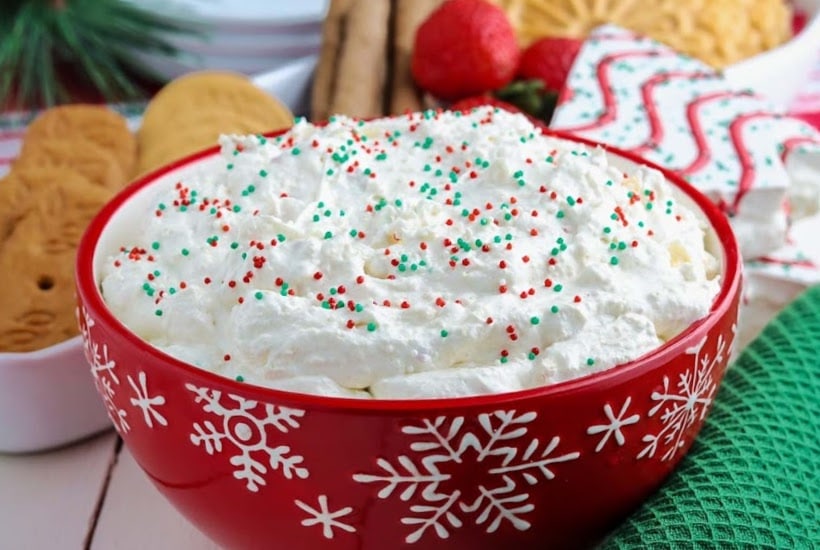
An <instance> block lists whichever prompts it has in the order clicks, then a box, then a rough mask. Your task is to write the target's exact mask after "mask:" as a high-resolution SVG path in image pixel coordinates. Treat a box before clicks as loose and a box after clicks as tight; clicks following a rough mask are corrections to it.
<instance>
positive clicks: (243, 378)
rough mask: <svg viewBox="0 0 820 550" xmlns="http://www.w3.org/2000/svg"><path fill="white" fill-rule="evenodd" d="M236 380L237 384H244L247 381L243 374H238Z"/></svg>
mask: <svg viewBox="0 0 820 550" xmlns="http://www.w3.org/2000/svg"><path fill="white" fill-rule="evenodd" d="M235 380H236V381H237V382H244V381H245V377H244V376H242V375H241V374H237V375H236V379H235Z"/></svg>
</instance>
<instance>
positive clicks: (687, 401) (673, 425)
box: [637, 326, 736, 460]
mask: <svg viewBox="0 0 820 550" xmlns="http://www.w3.org/2000/svg"><path fill="white" fill-rule="evenodd" d="M735 330H736V328H735V327H734V326H733V327H732V333H733V335H734V332H735ZM707 338H708V336H704V338H703V339H702V340H701V341H700V342H699V343H698V344H697V345H695V346H693V347H691V348H688V349H687V350H686V354H687V355H694V362H693V366H692V368H690V369H686V371H684V372H683V373H681V374H679V375H678V381H677V383H676V384H675V385H674V386H672V385H671V381H670V380H669V377H668V376H664V377H663V389H662V391H654V392H652V395H651V396H650V397H651V399H652V400H653V401H657V403H656V404H655V405H654V406H653V407H652V408H651V409H649V413H648V414H647V416H649V417H653V416H655V414H657V413H658V412H659V411H660V412H661V416H660V419H661V422H662V424H663V426H662V428H661V429H660V431H658V432H657V433H650V434H646V435H644V436H643V439H642V441H643V442H644V443H646V446H645V447H644V448H643V449H642V450H641V452H640V453H638V456H637V458H639V459H640V458H644V457H648V458H652V457H654V456H655V453H656V452H657V451H658V447H659V446H663V447H665V450H664V453H663V455H662V456H661V460H671V459H672V458H673V457H674V456H675V455H676V454H677V452H678V451H679V450H680V449H681V448H682V447H683V446H684V445H685V444H686V437H685V435H686V431H687V429H688V428H689V427H690V426H691V425H692V424H694V422H695V421H696V420H703V418H704V417H705V416H706V412H707V411H708V410H709V405H711V403H712V396H713V395H714V393H715V389H716V387H717V385H716V384H715V381H714V378H713V374H712V373H713V371H714V369H715V367H716V366H717V365H718V364H720V363H721V362H722V361H723V358H724V354H725V353H726V351H727V346H726V341H725V339H724V338H723V335H722V334H721V335H719V336H718V340H717V347H716V348H715V355H714V357H710V355H709V354H708V353H702V351H703V347H704V346H705V344H706V342H707ZM733 345H734V337H733V338H732V342H731V343H730V344H729V350H731V348H732V346H733Z"/></svg>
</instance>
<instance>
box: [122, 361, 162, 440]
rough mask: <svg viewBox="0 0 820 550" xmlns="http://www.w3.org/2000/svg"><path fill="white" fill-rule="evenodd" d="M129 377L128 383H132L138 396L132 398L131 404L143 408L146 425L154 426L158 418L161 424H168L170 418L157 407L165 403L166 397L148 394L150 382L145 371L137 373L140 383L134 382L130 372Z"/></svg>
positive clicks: (158, 422)
mask: <svg viewBox="0 0 820 550" xmlns="http://www.w3.org/2000/svg"><path fill="white" fill-rule="evenodd" d="M127 378H128V383H129V384H131V387H132V388H133V389H134V394H136V397H132V398H131V404H132V405H134V406H135V407H137V408H139V409H141V410H142V416H143V418H144V419H145V425H146V426H148V427H149V428H153V427H154V421H155V420H156V422H157V424H159V425H160V426H167V425H168V420H167V419H166V418H165V417H164V416H162V414H161V413H160V412H159V411H158V410H157V409H156V407H159V406H161V405H164V404H165V397H163V396H161V395H155V396H153V397H151V396H149V395H148V384H147V381H146V379H145V373H144V372H142V371H140V373H139V374H138V375H137V379H138V380H139V385H137V383H136V382H134V379H133V378H131V375H130V374H129V375H127Z"/></svg>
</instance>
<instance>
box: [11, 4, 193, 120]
mask: <svg viewBox="0 0 820 550" xmlns="http://www.w3.org/2000/svg"><path fill="white" fill-rule="evenodd" d="M201 32H202V30H201V29H196V28H195V27H194V26H192V25H191V24H189V23H187V22H185V21H182V20H180V19H174V18H169V17H166V16H162V15H157V14H155V13H152V12H150V11H147V10H144V9H142V8H140V7H139V6H137V5H136V4H133V3H130V2H126V1H124V0H5V1H0V105H2V104H4V103H7V101H8V99H9V98H10V97H11V96H12V94H13V95H14V97H15V98H16V103H18V104H20V105H21V106H22V107H40V106H50V105H55V104H58V103H63V102H66V101H69V100H70V96H69V91H68V89H67V87H66V85H65V84H66V82H65V79H66V78H68V79H78V80H79V81H81V82H82V83H83V84H85V85H86V86H90V87H91V88H92V89H94V90H96V91H97V92H99V94H100V95H101V96H102V98H103V99H105V100H107V101H114V100H127V99H134V98H138V97H141V95H142V94H143V92H144V90H143V86H142V83H145V82H156V83H161V82H162V81H163V78H162V77H161V76H160V75H159V74H158V73H156V72H155V71H154V70H152V69H151V67H149V66H148V65H146V63H145V62H143V61H142V60H141V59H140V58H139V54H156V53H159V54H162V55H165V56H176V55H178V54H179V51H178V49H177V48H176V47H175V46H174V45H173V44H171V43H170V42H169V41H168V39H167V37H168V36H170V35H173V34H194V35H196V34H200V33H201Z"/></svg>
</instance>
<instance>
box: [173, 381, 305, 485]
mask: <svg viewBox="0 0 820 550" xmlns="http://www.w3.org/2000/svg"><path fill="white" fill-rule="evenodd" d="M185 387H186V388H187V389H188V390H189V391H191V392H193V393H194V394H195V395H196V397H195V398H194V402H196V403H201V404H202V410H203V411H205V412H207V413H211V414H213V415H215V416H217V417H219V418H220V419H221V425H220V426H218V427H217V426H216V425H214V423H213V422H211V421H210V420H206V421H204V422H203V423H202V424H200V423H198V422H195V423H194V425H193V429H194V433H192V434H191V436H190V437H191V443H193V444H194V445H196V446H197V447H199V446H203V447H204V448H205V452H207V453H208V454H209V455H213V454H214V453H221V452H222V450H223V442H226V443H229V444H230V445H231V446H232V447H233V448H235V449H236V450H237V451H239V453H238V454H235V455H233V456H231V457H230V463H231V464H232V465H234V466H236V469H235V470H234V473H233V475H234V477H235V478H236V479H239V480H244V481H245V487H246V488H247V489H248V490H249V491H251V492H254V493H256V492H258V491H259V487H260V486H261V485H265V484H266V483H267V482H266V481H265V478H264V475H265V474H266V473H267V472H268V467H270V468H271V469H272V470H278V469H281V471H282V475H284V476H285V477H286V478H287V479H292V478H294V477H298V478H300V479H306V478H307V477H308V476H309V474H310V472H309V471H308V469H307V468H304V467H303V466H301V464H302V462H303V461H304V458H303V457H302V456H301V455H298V454H292V453H291V449H290V447H288V446H287V445H277V446H275V447H272V446H271V445H270V444H271V440H270V437H269V435H268V429H273V430H276V431H278V432H280V433H283V434H284V433H287V432H288V431H289V430H291V429H297V428H299V418H301V417H302V416H304V414H305V411H303V410H299V409H292V408H289V407H281V406H278V405H273V404H270V403H259V402H258V401H254V400H251V399H245V398H243V397H240V396H238V395H234V394H230V393H229V394H227V399H228V400H230V401H232V402H233V403H231V404H224V403H223V394H222V392H221V391H219V390H212V389H208V388H204V387H197V386H194V385H193V384H185ZM260 456H264V458H265V462H262V461H260V460H259V459H258V457H260Z"/></svg>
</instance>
